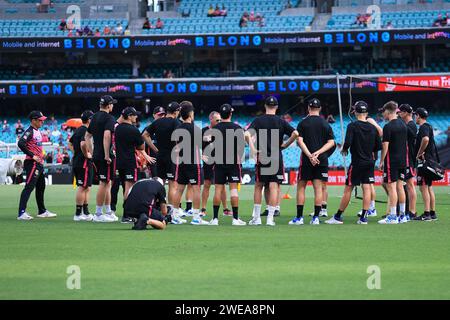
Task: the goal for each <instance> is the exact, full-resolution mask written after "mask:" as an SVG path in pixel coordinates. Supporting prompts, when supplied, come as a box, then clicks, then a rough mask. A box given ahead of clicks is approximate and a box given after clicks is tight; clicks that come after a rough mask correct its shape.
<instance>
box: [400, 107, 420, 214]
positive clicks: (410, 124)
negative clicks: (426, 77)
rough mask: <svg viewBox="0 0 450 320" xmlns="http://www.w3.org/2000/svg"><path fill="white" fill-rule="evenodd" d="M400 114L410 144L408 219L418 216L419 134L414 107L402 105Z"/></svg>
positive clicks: (407, 178)
mask: <svg viewBox="0 0 450 320" xmlns="http://www.w3.org/2000/svg"><path fill="white" fill-rule="evenodd" d="M399 110H400V111H399V112H398V115H399V116H400V118H401V119H402V120H403V121H404V122H405V123H406V127H407V129H408V144H407V145H406V150H407V152H408V157H407V158H406V172H405V181H406V190H407V196H408V199H407V200H408V201H407V202H408V204H409V210H407V211H408V212H406V218H407V219H408V220H410V219H412V218H415V217H416V201H417V193H416V185H415V181H414V180H415V179H414V177H415V176H416V171H415V169H414V167H415V162H416V159H415V158H416V157H415V154H414V148H415V145H414V144H415V143H416V136H417V126H416V123H415V122H414V120H413V118H412V113H413V108H412V107H411V106H410V105H409V104H402V105H400V108H399Z"/></svg>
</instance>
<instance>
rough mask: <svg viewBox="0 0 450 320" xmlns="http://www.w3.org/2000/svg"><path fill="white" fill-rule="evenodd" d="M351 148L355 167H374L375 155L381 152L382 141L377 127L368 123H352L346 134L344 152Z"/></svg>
mask: <svg viewBox="0 0 450 320" xmlns="http://www.w3.org/2000/svg"><path fill="white" fill-rule="evenodd" d="M349 148H350V153H351V154H352V164H353V165H355V166H365V165H374V163H375V158H374V155H373V154H374V152H377V151H378V150H381V139H380V136H379V135H378V131H377V129H376V128H375V126H373V125H372V124H370V123H368V122H366V121H356V122H352V123H350V124H349V125H348V127H347V132H346V134H345V143H344V150H345V151H346V150H348V149H349Z"/></svg>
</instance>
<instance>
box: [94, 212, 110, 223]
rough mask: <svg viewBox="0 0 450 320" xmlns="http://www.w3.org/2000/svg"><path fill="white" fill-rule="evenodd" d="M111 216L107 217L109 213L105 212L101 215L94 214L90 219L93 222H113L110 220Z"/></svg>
mask: <svg viewBox="0 0 450 320" xmlns="http://www.w3.org/2000/svg"><path fill="white" fill-rule="evenodd" d="M112 219H113V218H112V217H109V215H106V214H102V215H99V216H98V215H95V216H94V218H93V219H92V221H94V222H114V220H112Z"/></svg>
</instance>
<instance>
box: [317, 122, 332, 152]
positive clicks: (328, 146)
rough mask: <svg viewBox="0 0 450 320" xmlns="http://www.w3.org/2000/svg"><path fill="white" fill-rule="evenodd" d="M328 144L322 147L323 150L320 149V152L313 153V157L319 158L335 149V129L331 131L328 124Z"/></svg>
mask: <svg viewBox="0 0 450 320" xmlns="http://www.w3.org/2000/svg"><path fill="white" fill-rule="evenodd" d="M326 130H327V138H328V140H327V142H326V143H325V144H324V145H323V146H322V148H320V149H319V150H317V151H316V152H314V153H313V157H315V158H318V157H319V156H320V155H321V154H322V153H325V152H327V151H328V150H330V149H331V148H333V147H334V144H335V142H334V134H333V129H331V127H330V125H329V124H327V129H326Z"/></svg>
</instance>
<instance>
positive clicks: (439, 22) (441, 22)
mask: <svg viewBox="0 0 450 320" xmlns="http://www.w3.org/2000/svg"><path fill="white" fill-rule="evenodd" d="M447 16H448V15H447ZM447 16H446V17H445V18H444V17H442V14H439V15H438V17H437V19H436V20H434V23H433V27H445V26H446V25H447Z"/></svg>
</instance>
